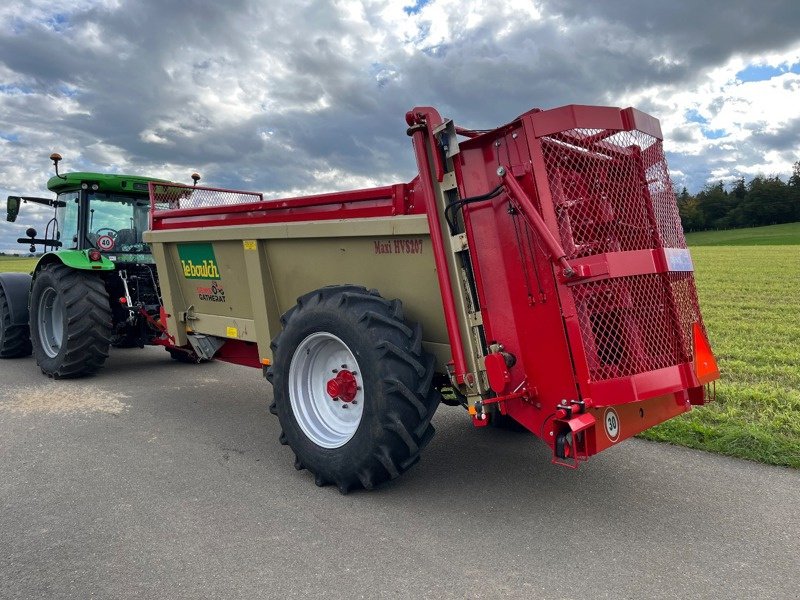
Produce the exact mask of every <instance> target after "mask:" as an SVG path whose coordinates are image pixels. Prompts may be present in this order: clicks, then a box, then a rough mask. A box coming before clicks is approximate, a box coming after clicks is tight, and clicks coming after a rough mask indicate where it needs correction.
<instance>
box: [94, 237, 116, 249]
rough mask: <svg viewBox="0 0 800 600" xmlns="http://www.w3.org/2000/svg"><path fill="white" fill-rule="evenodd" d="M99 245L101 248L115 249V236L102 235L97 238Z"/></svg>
mask: <svg viewBox="0 0 800 600" xmlns="http://www.w3.org/2000/svg"><path fill="white" fill-rule="evenodd" d="M97 247H98V248H100V250H113V249H114V238H113V237H111V236H110V235H101V236H100V237H99V238H97Z"/></svg>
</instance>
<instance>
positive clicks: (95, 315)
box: [30, 263, 111, 379]
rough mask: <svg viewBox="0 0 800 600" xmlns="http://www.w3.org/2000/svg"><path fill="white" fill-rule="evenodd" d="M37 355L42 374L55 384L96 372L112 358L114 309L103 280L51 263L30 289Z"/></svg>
mask: <svg viewBox="0 0 800 600" xmlns="http://www.w3.org/2000/svg"><path fill="white" fill-rule="evenodd" d="M30 331H31V342H32V343H33V354H34V356H35V357H36V363H37V364H38V365H39V367H40V368H41V369H42V372H43V373H45V374H46V375H49V376H50V377H54V378H57V379H60V378H67V377H81V376H83V375H89V374H91V373H94V372H96V371H97V370H98V369H100V368H101V367H102V366H103V363H104V362H105V360H106V358H108V347H109V345H110V343H111V308H110V306H109V303H108V293H107V292H106V288H105V284H104V283H103V280H102V279H100V278H99V277H97V276H95V275H92V274H90V273H85V272H82V271H78V270H75V269H71V268H69V267H65V266H64V265H61V264H56V263H51V264H48V265H45V266H44V267H42V269H41V270H40V271H39V272H38V273H37V274H36V276H35V278H34V281H33V288H32V289H31V303H30Z"/></svg>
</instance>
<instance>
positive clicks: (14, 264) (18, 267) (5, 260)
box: [0, 256, 38, 273]
mask: <svg viewBox="0 0 800 600" xmlns="http://www.w3.org/2000/svg"><path fill="white" fill-rule="evenodd" d="M37 260H38V259H36V258H24V257H20V256H0V273H8V272H14V273H30V272H31V271H33V268H34V267H35V266H36V261H37Z"/></svg>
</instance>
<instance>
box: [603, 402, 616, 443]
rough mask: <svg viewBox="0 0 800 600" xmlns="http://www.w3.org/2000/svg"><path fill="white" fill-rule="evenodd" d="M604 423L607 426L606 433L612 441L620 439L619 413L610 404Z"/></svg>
mask: <svg viewBox="0 0 800 600" xmlns="http://www.w3.org/2000/svg"><path fill="white" fill-rule="evenodd" d="M603 423H604V424H605V426H606V435H607V436H608V439H610V440H611V441H612V442H616V441H617V440H618V439H619V415H618V414H617V411H615V410H614V409H613V408H611V407H610V406H609V407H608V408H607V409H606V412H605V415H604V416H603Z"/></svg>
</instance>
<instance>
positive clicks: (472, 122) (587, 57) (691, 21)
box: [0, 0, 800, 250]
mask: <svg viewBox="0 0 800 600" xmlns="http://www.w3.org/2000/svg"><path fill="white" fill-rule="evenodd" d="M570 103H580V104H608V105H616V106H631V105H632V106H636V107H638V108H640V109H642V110H644V111H646V112H649V113H651V114H653V115H654V116H656V117H657V118H659V119H660V120H661V123H662V127H663V129H664V134H665V138H666V142H665V144H666V148H667V150H668V160H669V164H670V167H671V170H672V174H673V179H674V181H675V183H676V184H677V185H686V186H687V187H688V188H689V190H690V191H697V190H699V189H700V188H701V187H702V186H703V185H704V184H705V183H706V182H708V181H709V180H713V181H717V180H725V181H728V180H731V179H733V178H735V177H738V176H743V177H745V178H748V179H749V178H750V177H752V176H753V175H755V174H758V173H763V174H767V175H771V174H776V175H781V176H783V177H784V179H785V178H787V177H788V176H789V174H790V173H791V167H792V164H793V163H794V162H795V161H797V160H800V2H798V0H758V1H742V0H724V1H723V0H705V1H704V2H697V1H694V0H692V1H690V0H670V1H669V2H665V1H663V0H659V1H648V0H603V1H602V2H601V1H588V0H529V1H525V0H506V1H504V2H471V1H469V0H399V1H387V0H340V1H333V0H330V1H314V0H294V1H291V2H289V1H283V0H280V1H279V0H269V1H266V0H210V1H196V2H190V1H175V0H140V1H133V0H65V1H63V2H52V1H43V0H23V1H17V0H10V1H9V0H6V2H5V3H4V4H3V5H2V6H0V194H2V198H3V199H4V198H5V196H6V195H8V194H26V195H41V196H48V195H49V192H47V190H46V187H45V182H46V181H47V178H48V177H49V176H50V175H51V174H52V172H51V165H50V163H49V161H48V159H47V157H48V156H49V154H50V153H51V152H53V151H58V152H60V153H61V154H62V155H63V156H64V163H62V169H64V170H89V171H104V172H125V173H133V174H142V175H150V176H154V177H165V178H170V179H174V180H178V181H186V182H188V181H189V177H188V176H189V174H190V173H191V172H192V171H194V170H196V171H199V172H200V173H201V174H202V175H203V183H205V184H207V185H213V186H219V187H236V188H243V189H251V190H256V191H261V192H265V193H266V194H267V195H268V196H269V197H279V196H285V195H297V194H305V193H315V192H321V191H329V190H339V189H348V188H356V187H367V186H373V185H383V184H388V183H396V182H400V181H408V180H410V179H411V178H412V177H413V176H414V161H413V154H412V151H411V146H410V143H409V140H408V138H407V137H406V136H405V129H406V125H405V122H404V115H405V112H406V111H407V110H408V109H409V108H411V107H413V106H416V105H433V106H436V107H438V108H439V109H440V112H441V113H442V114H443V115H445V116H448V117H451V118H453V119H454V120H455V121H456V122H457V123H458V124H460V125H463V126H465V127H472V128H490V127H494V126H497V125H500V124H502V123H504V122H507V121H509V120H511V119H513V118H514V117H516V116H517V115H519V114H520V113H522V112H525V111H526V110H528V109H530V108H533V107H535V106H536V107H541V108H549V107H554V106H559V105H562V104H570ZM32 208H33V207H31V206H30V205H26V206H25V207H24V212H23V214H22V215H21V216H20V219H19V221H18V223H16V224H13V225H12V224H10V223H6V224H5V225H3V226H2V227H0V250H7V249H9V248H19V246H18V245H16V244H15V243H11V245H9V243H8V240H9V239H11V238H16V237H18V236H19V235H22V233H21V232H22V231H24V229H25V227H27V226H29V225H31V224H34V225H37V224H39V223H40V221H39V219H40V218H42V216H41V215H37V216H34V210H31V209H32Z"/></svg>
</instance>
